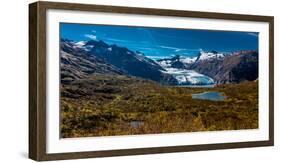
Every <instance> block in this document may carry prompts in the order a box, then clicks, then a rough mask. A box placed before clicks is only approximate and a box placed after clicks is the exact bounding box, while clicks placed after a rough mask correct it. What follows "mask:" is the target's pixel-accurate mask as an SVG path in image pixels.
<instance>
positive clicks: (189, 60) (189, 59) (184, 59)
mask: <svg viewBox="0 0 281 163" xmlns="http://www.w3.org/2000/svg"><path fill="white" fill-rule="evenodd" d="M196 59H197V57H182V58H180V61H181V62H183V63H187V64H191V63H194V62H195V61H196Z"/></svg>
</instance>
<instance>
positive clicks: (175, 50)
mask: <svg viewBox="0 0 281 163" xmlns="http://www.w3.org/2000/svg"><path fill="white" fill-rule="evenodd" d="M159 47H160V48H163V49H170V50H174V52H179V51H184V50H187V49H183V48H176V47H171V46H159Z"/></svg>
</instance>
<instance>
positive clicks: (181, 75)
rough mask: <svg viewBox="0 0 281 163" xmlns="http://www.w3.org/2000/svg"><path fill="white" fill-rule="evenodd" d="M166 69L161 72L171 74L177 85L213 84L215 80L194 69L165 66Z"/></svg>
mask: <svg viewBox="0 0 281 163" xmlns="http://www.w3.org/2000/svg"><path fill="white" fill-rule="evenodd" d="M165 70H166V71H162V72H163V73H167V74H170V75H172V76H173V77H174V78H175V79H176V80H177V82H178V83H177V84H178V85H179V86H188V85H191V86H196V85H198V86H202V85H214V84H215V81H214V80H213V79H212V78H211V77H208V76H206V75H203V74H200V73H198V72H196V71H194V70H186V69H177V68H167V67H166V68H165Z"/></svg>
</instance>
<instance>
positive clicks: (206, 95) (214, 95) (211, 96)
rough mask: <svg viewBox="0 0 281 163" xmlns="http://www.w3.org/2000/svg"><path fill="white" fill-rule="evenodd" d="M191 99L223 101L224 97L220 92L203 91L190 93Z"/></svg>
mask: <svg viewBox="0 0 281 163" xmlns="http://www.w3.org/2000/svg"><path fill="white" fill-rule="evenodd" d="M192 99H199V100H211V101H224V100H225V99H226V97H225V96H223V95H222V94H221V93H220V92H203V93H198V94H192Z"/></svg>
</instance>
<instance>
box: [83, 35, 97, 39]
mask: <svg viewBox="0 0 281 163" xmlns="http://www.w3.org/2000/svg"><path fill="white" fill-rule="evenodd" d="M84 36H85V37H88V38H90V39H92V40H97V36H96V35H92V34H85V35H84Z"/></svg>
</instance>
